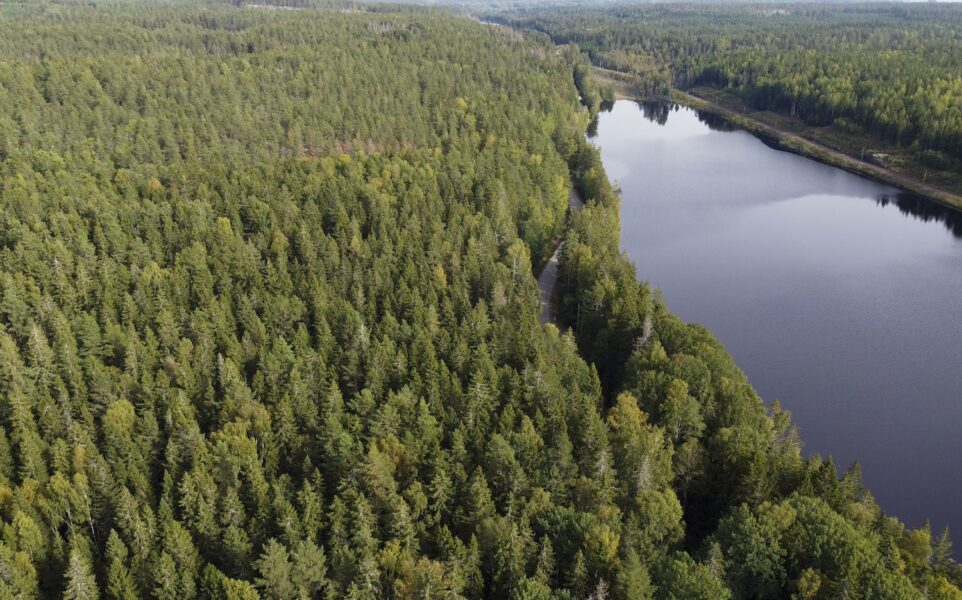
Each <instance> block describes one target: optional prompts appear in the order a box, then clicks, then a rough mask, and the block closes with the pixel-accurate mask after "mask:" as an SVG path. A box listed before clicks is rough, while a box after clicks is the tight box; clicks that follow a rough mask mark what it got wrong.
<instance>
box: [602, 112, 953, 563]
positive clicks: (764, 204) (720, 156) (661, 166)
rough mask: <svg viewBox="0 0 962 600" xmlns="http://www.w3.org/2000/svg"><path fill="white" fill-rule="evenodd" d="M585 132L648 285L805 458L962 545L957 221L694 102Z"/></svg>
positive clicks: (606, 120) (624, 116)
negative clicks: (854, 473)
mask: <svg viewBox="0 0 962 600" xmlns="http://www.w3.org/2000/svg"><path fill="white" fill-rule="evenodd" d="M592 141H593V143H595V144H596V145H597V146H598V147H600V149H601V154H602V159H603V161H604V165H605V169H606V170H607V172H608V176H609V177H610V178H611V179H612V181H613V182H615V183H617V184H618V185H619V186H620V187H621V190H622V207H621V211H622V214H621V222H622V236H621V243H622V247H623V249H624V250H625V251H626V252H627V253H628V255H629V256H630V257H631V259H632V260H633V261H634V263H635V265H636V268H637V272H638V276H639V278H641V279H644V280H647V281H649V282H651V284H652V285H653V286H654V287H657V288H660V289H661V290H662V291H663V293H664V297H665V300H666V301H667V304H668V306H669V308H670V309H671V310H672V311H673V312H674V313H676V314H678V315H679V316H680V317H681V318H683V319H685V320H687V321H693V322H698V323H702V324H704V325H706V326H707V327H708V328H709V329H711V331H712V332H714V334H715V335H716V336H717V337H718V338H719V339H720V340H721V341H722V343H723V344H724V345H725V346H726V348H727V349H728V350H729V351H730V352H731V353H732V354H733V355H734V357H735V360H736V362H737V363H738V365H739V366H740V367H741V368H742V369H743V370H744V371H745V372H746V373H747V374H748V377H749V379H750V380H751V382H752V383H753V384H754V386H755V388H756V389H757V390H758V391H759V393H760V394H761V396H762V397H763V398H764V399H765V400H766V402H771V401H773V400H776V399H777V400H779V401H781V403H782V404H783V406H785V407H786V408H788V409H789V410H790V411H791V412H792V414H793V416H794V420H795V422H796V423H797V424H798V426H799V429H800V432H801V437H802V439H803V440H804V442H805V451H806V452H807V453H815V452H817V453H820V454H822V455H831V456H833V457H834V459H835V461H836V463H837V464H838V465H839V468H840V469H841V470H844V469H846V468H847V467H848V466H849V465H850V464H851V463H852V462H853V461H855V460H856V459H857V460H858V461H859V462H860V463H861V465H862V469H863V474H864V479H865V483H866V485H867V487H868V488H869V489H870V490H871V491H872V493H873V495H874V496H875V498H876V500H877V501H878V502H879V504H880V505H881V507H882V509H883V510H885V511H886V512H888V513H890V514H894V515H896V516H898V517H900V518H901V519H903V520H904V521H906V523H908V524H909V525H911V526H919V525H922V524H923V523H924V520H925V519H926V518H930V519H931V521H932V528H933V530H934V532H935V533H936V534H937V533H938V532H939V531H940V530H941V528H942V527H944V526H945V525H948V526H949V527H950V528H951V530H952V532H953V533H954V537H955V538H956V540H962V214H960V213H958V212H955V211H952V210H949V209H944V208H942V207H941V206H939V205H936V204H933V203H930V202H927V201H925V200H922V199H919V198H915V197H912V196H910V195H908V194H905V193H902V192H900V191H899V190H896V189H894V188H891V187H888V186H886V185H882V184H879V183H876V182H874V181H870V180H867V179H863V178H861V177H858V176H855V175H852V174H850V173H847V172H844V171H841V170H839V169H836V168H834V167H830V166H827V165H823V164H820V163H818V162H815V161H812V160H810V159H807V158H804V157H800V156H796V155H794V154H790V153H786V152H781V151H778V150H774V149H772V148H770V147H768V146H766V145H765V144H764V143H763V142H761V141H760V140H759V139H757V138H755V137H754V136H752V135H751V134H749V133H747V132H745V131H741V130H731V129H730V128H727V127H725V126H723V125H721V124H719V123H717V122H716V120H715V119H713V118H710V117H708V116H702V115H699V114H698V113H697V112H695V111H693V110H690V109H687V108H679V107H670V106H664V105H662V106H655V105H653V106H642V105H639V104H637V103H634V102H630V101H619V102H617V103H616V104H615V105H614V108H613V109H612V110H611V111H610V112H606V113H602V114H601V115H600V118H599V122H598V127H597V131H596V132H595V133H594V135H593V137H592ZM956 546H959V544H958V543H957V544H956Z"/></svg>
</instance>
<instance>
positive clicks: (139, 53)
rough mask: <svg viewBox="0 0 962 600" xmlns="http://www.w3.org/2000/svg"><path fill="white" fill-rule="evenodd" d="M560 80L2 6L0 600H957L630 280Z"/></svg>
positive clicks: (403, 17)
mask: <svg viewBox="0 0 962 600" xmlns="http://www.w3.org/2000/svg"><path fill="white" fill-rule="evenodd" d="M576 81H577V83H578V84H579V85H580V86H581V90H580V92H581V96H582V97H583V98H585V99H586V100H587V101H588V102H589V104H591V105H592V106H595V105H596V104H597V102H595V101H594V100H593V99H594V98H596V95H597V98H604V97H608V94H609V92H605V91H604V90H602V89H601V88H599V87H598V86H597V85H596V84H594V83H592V82H591V81H590V79H588V78H586V77H585V72H584V64H583V62H581V59H579V58H578V57H577V55H575V54H572V53H570V52H562V53H557V52H555V49H554V48H553V47H551V46H550V45H549V44H548V43H547V42H545V41H544V40H543V39H540V40H539V39H523V38H522V37H521V36H520V35H518V34H517V33H515V32H513V31H510V30H506V29H503V28H498V27H487V26H482V25H479V24H477V23H475V22H473V21H471V20H468V19H465V18H459V17H455V16H449V15H445V14H442V13H437V12H433V11H425V12H422V11H416V10H404V11H398V12H393V11H392V10H390V9H386V8H380V9H378V10H376V11H370V12H368V11H361V10H357V9H356V7H355V8H354V9H352V10H351V11H340V10H330V11H320V10H304V11H287V10H275V9H270V8H253V7H232V6H208V7H191V6H183V5H173V6H168V5H161V6H157V5H147V4H140V5H134V6H123V5H116V6H108V7H100V8H98V7H96V6H88V5H76V6H71V5H60V4H44V5H4V6H2V7H0V425H2V427H0V597H4V598H32V597H44V598H60V597H65V598H71V599H94V598H106V599H111V600H113V599H116V600H129V599H132V598H148V597H150V598H158V599H178V600H185V599H190V598H222V599H247V598H258V597H264V598H272V599H288V598H442V597H443V598H458V597H464V598H516V599H549V598H555V599H559V600H562V599H565V598H578V599H582V598H589V597H591V598H595V599H597V600H600V599H602V598H626V599H627V598H646V597H658V598H677V599H682V598H705V599H709V598H711V599H715V598H727V597H736V598H761V597H784V596H786V595H788V594H796V595H797V597H799V598H822V597H824V598H828V597H837V596H838V595H839V594H843V593H844V594H847V597H850V598H922V597H928V598H958V597H960V593H959V591H958V589H957V588H956V587H955V586H956V584H958V582H959V581H960V577H959V572H958V568H957V567H956V565H955V563H954V562H953V561H952V560H951V554H950V551H949V542H948V538H947V537H941V538H939V539H938V540H936V541H934V542H933V540H932V539H931V535H930V533H929V532H928V530H927V529H922V530H916V531H911V530H906V529H905V528H904V527H903V526H902V525H901V524H900V523H899V522H898V521H897V520H895V519H893V518H890V517H886V516H884V515H882V514H881V513H880V511H879V509H878V507H876V506H875V504H874V503H873V502H872V500H871V497H870V496H869V495H868V493H867V492H865V491H864V490H863V489H862V487H861V485H860V482H859V480H858V474H857V470H855V471H852V472H851V473H850V474H849V475H847V476H846V477H845V478H844V479H843V480H841V481H840V480H839V479H838V477H837V474H836V471H835V467H834V465H832V463H831V462H830V461H822V460H821V459H818V458H813V459H808V460H805V459H803V458H802V457H801V456H800V453H799V444H798V442H797V439H796V437H795V434H794V430H793V429H792V427H791V424H790V421H789V418H788V415H787V414H786V413H785V412H783V411H781V410H779V409H778V408H777V407H776V408H774V409H772V410H766V409H765V408H764V406H763V405H762V403H761V401H760V400H759V399H758V397H757V396H756V395H755V393H754V392H753V391H752V390H751V388H750V387H749V386H748V384H747V382H746V381H745V378H744V376H743V375H742V374H741V373H740V372H739V371H738V369H737V368H736V367H735V366H734V365H733V364H732V361H731V359H730V357H728V355H727V354H726V353H725V352H724V350H723V349H722V348H721V346H720V345H719V344H718V342H717V341H715V340H714V339H713V338H712V337H711V336H710V334H709V333H708V332H706V331H705V330H704V329H702V328H699V327H696V326H689V325H685V324H683V323H681V322H679V321H678V320H677V319H675V318H674V317H672V316H671V315H670V314H669V313H668V312H667V310H666V308H665V307H664V306H663V304H662V303H661V302H660V301H659V300H658V299H657V298H655V297H654V296H653V295H652V293H651V292H650V291H649V290H648V288H647V287H646V286H645V285H643V284H640V283H639V282H638V281H637V280H636V279H635V274H634V271H633V269H632V267H631V265H630V264H629V263H628V262H627V261H626V260H625V259H624V258H623V257H622V256H621V255H620V253H619V252H618V240H617V231H618V229H619V228H618V214H617V201H616V198H615V196H614V194H613V193H612V191H611V188H610V186H609V185H608V182H607V179H606V178H605V175H604V172H603V170H602V169H601V166H600V162H599V161H598V157H597V153H596V152H595V151H594V150H592V149H591V148H590V147H589V146H588V145H587V144H586V143H585V141H584V137H583V131H584V129H585V127H586V126H587V124H588V122H589V120H590V116H591V114H590V111H589V110H587V109H585V108H583V107H582V106H581V105H580V103H579V102H578V96H579V90H578V88H576V85H575V84H576ZM569 173H570V174H571V175H572V176H573V178H574V182H575V183H576V184H577V185H578V187H579V189H580V190H581V191H582V192H583V193H584V194H585V196H586V197H587V198H588V199H589V200H590V202H589V208H587V209H586V210H585V211H584V213H583V214H580V215H577V216H576V217H575V218H574V219H573V222H572V225H571V227H570V230H569V232H568V233H567V238H566V242H565V252H564V275H563V277H564V280H563V283H562V285H563V288H564V289H563V291H562V299H561V307H560V311H561V315H562V319H563V321H564V322H565V323H566V324H569V325H570V330H569V332H568V333H565V334H561V333H559V331H558V329H556V328H555V327H552V326H548V327H542V326H541V325H540V324H539V321H538V314H539V306H538V291H537V288H536V283H535V279H534V277H533V275H532V273H531V269H532V264H535V263H537V262H540V260H541V259H542V258H543V257H544V255H545V254H546V253H547V252H549V251H550V250H551V248H550V247H549V246H550V241H551V240H552V239H554V238H555V236H557V235H558V234H559V233H560V231H561V227H562V222H563V219H564V210H565V206H566V198H567V191H568V189H569V187H570V185H571V180H570V179H569Z"/></svg>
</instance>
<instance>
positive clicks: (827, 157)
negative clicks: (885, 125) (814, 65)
mask: <svg viewBox="0 0 962 600" xmlns="http://www.w3.org/2000/svg"><path fill="white" fill-rule="evenodd" d="M594 71H595V74H596V76H598V77H599V79H601V80H603V81H604V82H605V83H608V84H610V85H612V86H613V88H614V90H615V92H616V95H617V96H618V97H619V98H621V99H630V100H638V98H636V97H634V96H633V95H632V94H631V91H630V86H629V85H628V84H627V83H625V82H624V80H623V79H622V78H621V77H620V75H621V74H620V73H618V72H617V71H609V70H608V69H602V68H599V67H595V68H594ZM671 100H673V101H674V102H677V103H679V104H683V105H685V106H689V107H691V108H695V109H698V110H701V111H704V112H708V113H711V114H714V115H717V116H719V117H722V118H724V119H725V120H726V121H729V122H730V123H732V124H733V125H737V126H738V127H741V128H742V129H746V130H748V131H750V132H752V133H753V134H755V135H757V136H758V137H760V138H761V139H762V140H764V141H765V142H766V143H768V144H770V145H772V146H774V147H776V148H778V149H780V150H785V151H788V152H794V153H795V154H800V155H802V156H807V157H809V158H812V159H815V160H817V161H819V162H822V163H825V164H829V165H832V166H835V167H838V168H840V169H843V170H845V171H849V172H850V173H855V174H857V175H861V176H863V177H868V178H869V179H874V180H875V181H879V182H882V183H886V184H889V185H893V186H895V187H898V188H901V189H904V190H906V191H908V192H911V193H913V194H916V195H919V196H923V197H925V198H928V199H930V200H933V201H935V202H938V203H939V204H943V205H945V206H949V207H951V208H954V209H957V210H962V173H958V172H955V171H936V170H934V169H928V170H926V169H925V168H924V167H922V166H921V165H919V164H917V163H915V162H914V161H913V160H912V159H911V157H910V156H908V153H907V152H906V151H905V150H904V149H899V148H896V147H893V146H890V145H886V144H884V143H883V142H880V141H878V140H877V139H874V138H869V137H866V136H856V135H849V134H845V133H843V132H839V131H837V130H835V129H833V128H831V127H811V126H808V125H805V124H804V123H803V122H802V120H801V119H798V118H793V117H789V116H787V115H780V114H777V113H773V112H771V111H757V110H754V109H751V108H750V107H747V106H745V104H744V103H743V102H742V101H741V100H740V99H739V98H737V97H736V96H733V95H731V94H727V93H725V92H724V91H721V90H716V89H712V88H695V89H693V90H691V93H688V92H682V91H681V90H676V89H673V90H672V91H671ZM873 152H874V153H878V154H884V155H886V156H888V157H889V158H888V161H889V162H890V163H892V164H891V166H882V165H879V164H874V163H871V162H868V161H867V160H864V157H865V156H870V155H871V153H873Z"/></svg>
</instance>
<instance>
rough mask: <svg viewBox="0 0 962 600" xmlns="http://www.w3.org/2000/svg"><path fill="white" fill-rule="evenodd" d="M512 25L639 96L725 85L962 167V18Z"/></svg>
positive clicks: (593, 17)
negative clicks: (565, 46) (580, 52)
mask: <svg viewBox="0 0 962 600" xmlns="http://www.w3.org/2000/svg"><path fill="white" fill-rule="evenodd" d="M499 18H505V17H504V16H500V17H499ZM506 20H507V21H509V22H511V23H512V24H514V25H516V26H518V27H523V28H531V29H536V30H539V31H543V32H546V33H548V34H549V35H551V36H552V38H553V39H554V40H555V41H557V42H559V43H574V44H577V45H578V46H580V47H581V48H582V49H584V50H585V51H586V52H587V53H588V54H590V56H591V58H592V60H593V61H594V62H595V63H596V64H597V65H599V66H602V67H606V68H610V69H613V70H616V71H621V72H625V73H630V74H632V75H636V76H638V78H639V79H638V88H639V93H641V94H647V95H657V94H665V93H667V90H668V88H669V87H670V86H676V87H680V88H683V89H684V88H688V87H691V86H698V85H708V86H715V87H721V88H724V89H726V90H729V91H731V92H732V93H735V94H737V95H738V96H739V97H741V98H742V99H743V100H744V101H745V102H747V103H748V104H749V105H750V106H752V107H754V108H756V109H760V110H772V111H777V112H780V113H783V114H787V115H790V116H797V117H800V118H801V119H804V120H805V122H807V123H809V124H811V125H835V126H836V127H837V128H839V129H841V130H843V131H846V132H849V133H854V134H860V133H868V134H871V135H874V136H876V137H878V138H880V139H882V140H885V141H887V142H889V143H892V144H896V145H900V146H904V147H907V148H910V149H911V150H912V151H913V152H914V153H915V154H916V156H917V157H918V158H919V160H921V161H922V162H923V163H925V164H926V165H927V166H930V167H932V168H935V169H951V168H954V167H955V166H958V164H960V159H962V10H959V9H958V8H957V7H955V6H952V5H934V4H918V5H912V4H901V3H899V4H887V5H879V4H874V5H848V4H837V5H807V4H801V5H796V4H783V5H768V6H762V5H740V6H734V7H733V6H725V5H703V6H694V5H680V6H679V5H670V6H664V5H656V6H651V5H648V6H635V7H618V8H610V9H603V8H594V9H590V8H557V9H552V10H547V9H542V10H528V11H516V12H513V13H510V14H509V16H508V17H507V18H506Z"/></svg>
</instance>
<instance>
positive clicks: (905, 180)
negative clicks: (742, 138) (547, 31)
mask: <svg viewBox="0 0 962 600" xmlns="http://www.w3.org/2000/svg"><path fill="white" fill-rule="evenodd" d="M592 68H593V69H594V70H595V72H600V73H606V72H608V73H618V72H617V71H610V70H608V69H603V68H601V67H597V66H595V67H592ZM617 95H618V97H619V99H623V100H634V101H644V100H646V98H639V97H636V96H634V95H631V94H629V93H626V92H625V91H624V90H618V94H617ZM652 100H654V99H652ZM667 100H669V101H671V102H675V103H677V104H681V105H683V106H687V107H689V108H693V109H695V110H698V111H702V112H705V113H708V114H711V115H714V116H716V117H719V118H721V119H723V120H725V121H726V122H728V123H730V124H731V125H734V126H736V127H739V128H741V129H744V130H746V131H748V132H749V133H751V134H752V135H754V136H755V137H757V138H759V139H760V140H762V141H763V142H765V143H766V144H768V145H769V146H771V147H773V148H775V149H777V150H783V151H785V152H791V153H793V154H797V155H799V156H804V157H806V158H811V159H812V160H816V161H818V162H820V163H823V164H826V165H829V166H833V167H837V168H839V169H842V170H843V171H847V172H849V173H853V174H855V175H859V176H861V177H865V178H867V179H871V180H873V181H877V182H879V183H884V184H886V185H891V186H893V187H897V188H899V189H901V190H904V191H906V192H910V193H912V194H915V195H917V196H920V197H922V198H925V199H926V200H931V201H932V202H935V203H938V204H940V205H942V206H945V207H947V208H951V209H953V210H957V211H962V195H959V194H953V193H952V192H948V191H946V190H943V189H940V188H937V187H935V186H931V185H928V184H925V183H922V182H921V181H919V180H918V179H916V178H914V177H911V176H909V175H905V174H902V173H897V172H895V171H892V170H891V169H887V168H885V167H881V166H878V165H874V164H872V163H868V162H865V161H863V160H859V159H857V158H855V157H852V156H850V155H848V154H846V153H845V152H842V151H840V150H836V149H834V148H831V147H829V146H826V145H824V144H820V143H818V142H813V141H812V140H809V139H806V138H804V137H802V136H799V135H796V134H794V133H791V132H788V131H784V130H782V129H779V128H777V127H774V126H772V125H769V124H767V123H763V122H761V121H759V120H757V119H753V118H752V117H750V116H746V115H743V114H740V113H738V112H736V111H733V110H731V109H728V108H725V107H723V106H721V105H719V104H717V103H715V102H712V101H711V100H708V99H706V98H703V97H701V96H696V95H694V94H690V93H688V92H683V91H681V90H678V89H675V88H672V90H671V93H670V96H669V98H667Z"/></svg>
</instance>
